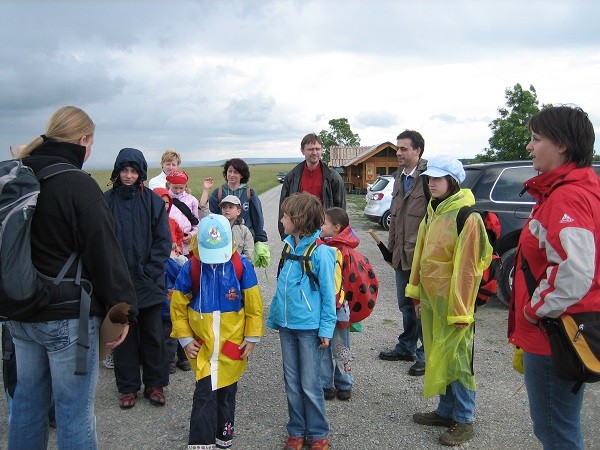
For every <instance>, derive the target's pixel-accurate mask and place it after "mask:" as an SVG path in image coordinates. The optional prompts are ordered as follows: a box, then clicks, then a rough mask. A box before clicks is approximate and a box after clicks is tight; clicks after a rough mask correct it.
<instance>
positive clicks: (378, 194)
mask: <svg viewBox="0 0 600 450" xmlns="http://www.w3.org/2000/svg"><path fill="white" fill-rule="evenodd" d="M393 190H394V177H393V176H392V175H380V176H379V177H378V178H377V180H375V182H374V183H373V184H372V185H371V186H369V187H368V188H367V195H366V197H365V199H366V200H367V206H366V207H365V210H364V214H365V216H366V217H367V219H369V220H370V221H372V222H376V223H378V224H380V225H381V226H382V227H383V228H384V229H385V230H389V229H390V205H391V204H392V191H393Z"/></svg>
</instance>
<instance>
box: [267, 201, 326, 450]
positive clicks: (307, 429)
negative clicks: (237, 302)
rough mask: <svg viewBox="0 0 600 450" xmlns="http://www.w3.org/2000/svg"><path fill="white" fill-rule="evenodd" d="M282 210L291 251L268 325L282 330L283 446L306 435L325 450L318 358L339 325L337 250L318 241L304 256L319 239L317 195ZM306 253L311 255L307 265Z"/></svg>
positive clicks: (295, 449) (296, 447) (293, 445)
mask: <svg viewBox="0 0 600 450" xmlns="http://www.w3.org/2000/svg"><path fill="white" fill-rule="evenodd" d="M281 211H282V213H283V217H282V218H281V223H282V225H283V228H284V230H285V233H286V234H287V235H288V236H287V237H286V238H285V239H284V242H285V245H287V246H289V252H287V253H286V257H285V258H284V262H283V266H282V267H281V271H280V273H279V277H278V281H277V291H276V292H275V296H274V297H273V301H272V302H271V309H270V313H269V318H268V320H267V326H268V327H269V328H273V329H275V330H278V331H279V339H280V342H281V354H282V358H283V376H284V381H285V392H286V395H287V401H288V412H289V416H290V418H289V421H288V423H287V427H286V428H287V431H288V440H287V442H286V445H285V448H286V449H290V450H300V449H301V448H302V446H303V445H304V440H305V439H306V440H308V441H309V442H310V444H311V449H323V450H327V449H328V448H329V447H328V445H329V440H328V435H329V423H328V422H327V418H326V413H325V400H324V397H323V390H322V389H321V362H320V361H321V357H322V353H323V351H324V350H325V348H326V347H327V346H328V345H329V341H330V339H331V338H332V336H333V330H334V328H335V324H336V311H335V288H334V282H333V280H334V274H335V261H336V260H335V250H334V249H333V248H331V247H328V246H327V245H317V246H316V248H315V249H314V251H312V252H311V253H310V254H309V255H306V251H307V250H308V248H309V247H311V244H313V243H314V242H315V241H316V240H317V239H318V237H319V234H320V232H321V225H322V224H323V222H324V217H325V215H324V211H323V207H322V206H321V202H320V201H319V199H317V197H315V196H314V195H311V194H307V193H301V194H294V195H291V196H290V197H288V198H286V199H285V200H284V202H283V204H282V205H281ZM318 243H320V241H318ZM303 256H305V257H308V258H309V259H310V262H309V263H308V264H305V262H304V261H303V260H302V257H303ZM307 266H308V267H307ZM307 270H309V271H310V272H312V274H314V275H315V277H312V276H311V274H310V273H309V272H307ZM311 278H312V279H311ZM315 278H316V280H315Z"/></svg>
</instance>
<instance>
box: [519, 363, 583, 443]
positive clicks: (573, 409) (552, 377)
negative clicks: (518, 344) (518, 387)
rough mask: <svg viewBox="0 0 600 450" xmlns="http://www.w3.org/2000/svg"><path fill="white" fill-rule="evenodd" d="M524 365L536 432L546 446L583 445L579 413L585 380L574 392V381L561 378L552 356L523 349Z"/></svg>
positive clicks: (534, 430)
mask: <svg viewBox="0 0 600 450" xmlns="http://www.w3.org/2000/svg"><path fill="white" fill-rule="evenodd" d="M523 368H524V370H525V387H526V388H527V396H528V397H529V414H530V415H531V421H532V422H533V432H534V433H535V436H536V437H537V438H538V439H539V441H540V442H541V443H542V445H543V446H544V450H551V449H557V450H558V449H565V448H568V449H572V450H577V449H583V436H582V434H581V421H580V416H581V406H582V404H583V391H584V388H585V384H584V385H583V386H582V387H581V389H580V390H579V392H577V394H573V393H571V388H572V387H573V386H574V385H575V382H574V381H568V380H563V379H562V378H559V376H558V375H556V372H555V371H554V369H553V368H552V362H551V360H550V357H549V356H542V355H535V354H533V353H527V352H523Z"/></svg>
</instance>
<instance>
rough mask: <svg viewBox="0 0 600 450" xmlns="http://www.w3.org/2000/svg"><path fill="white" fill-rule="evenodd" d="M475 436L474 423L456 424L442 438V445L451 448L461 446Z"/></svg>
mask: <svg viewBox="0 0 600 450" xmlns="http://www.w3.org/2000/svg"><path fill="white" fill-rule="evenodd" d="M473 436H475V431H474V430H473V424H472V423H460V422H454V423H453V424H452V425H451V426H450V428H448V430H447V431H445V432H444V433H442V435H441V436H440V443H442V444H444V445H449V446H455V445H461V444H464V443H465V442H467V441H470V440H471V439H473Z"/></svg>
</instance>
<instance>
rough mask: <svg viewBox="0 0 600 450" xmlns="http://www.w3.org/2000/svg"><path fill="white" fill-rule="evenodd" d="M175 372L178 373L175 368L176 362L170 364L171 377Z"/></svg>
mask: <svg viewBox="0 0 600 450" xmlns="http://www.w3.org/2000/svg"><path fill="white" fill-rule="evenodd" d="M175 372H177V369H176V368H175V363H174V362H170V363H169V373H170V374H171V375H173V374H174V373H175Z"/></svg>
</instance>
